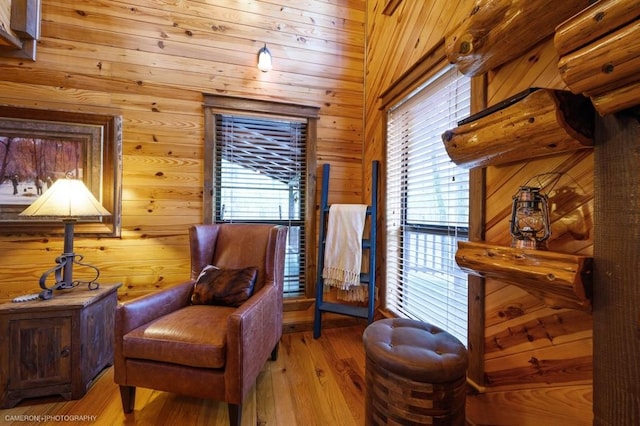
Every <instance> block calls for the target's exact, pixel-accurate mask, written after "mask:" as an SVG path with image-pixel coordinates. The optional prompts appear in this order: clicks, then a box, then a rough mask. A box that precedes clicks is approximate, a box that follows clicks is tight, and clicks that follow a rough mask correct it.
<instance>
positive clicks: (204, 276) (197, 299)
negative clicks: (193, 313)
mask: <svg viewBox="0 0 640 426" xmlns="http://www.w3.org/2000/svg"><path fill="white" fill-rule="evenodd" d="M257 275H258V268H256V267H248V268H241V269H220V268H218V267H216V266H213V265H208V266H205V267H204V268H203V269H202V272H200V275H199V276H198V279H197V280H196V283H195V284H194V286H193V293H192V295H191V303H192V304H194V305H221V306H234V307H238V306H240V305H242V304H243V303H244V302H246V301H247V299H249V297H251V295H252V294H253V288H254V286H255V283H256V277H257Z"/></svg>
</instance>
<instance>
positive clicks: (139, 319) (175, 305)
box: [115, 280, 194, 338]
mask: <svg viewBox="0 0 640 426" xmlns="http://www.w3.org/2000/svg"><path fill="white" fill-rule="evenodd" d="M193 283H194V281H193V280H190V281H187V282H184V283H182V284H178V285H176V286H173V287H169V288H167V289H166V290H162V291H159V292H157V293H151V294H147V295H145V296H142V297H139V298H137V299H134V300H130V301H128V302H124V303H121V304H120V305H118V307H117V308H116V317H115V335H116V338H119V337H122V336H123V335H125V334H127V333H128V332H130V331H131V330H133V329H134V328H137V327H140V326H141V325H143V324H146V323H148V322H149V321H152V320H154V319H156V318H159V317H161V316H164V315H166V314H168V313H169V312H173V311H175V310H177V309H180V308H182V307H184V306H186V305H187V304H188V303H189V297H190V295H191V291H192V289H193Z"/></svg>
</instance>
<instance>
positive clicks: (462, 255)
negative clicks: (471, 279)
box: [456, 242, 593, 312]
mask: <svg viewBox="0 0 640 426" xmlns="http://www.w3.org/2000/svg"><path fill="white" fill-rule="evenodd" d="M456 262H457V263H458V265H459V266H460V268H461V269H462V270H463V271H465V272H466V273H468V274H472V275H477V276H480V277H484V278H492V279H497V280H500V281H504V282H508V283H510V284H513V285H516V286H518V287H520V288H522V289H524V290H526V291H527V292H529V293H530V294H532V295H534V296H536V297H539V298H540V299H542V300H543V301H544V302H545V304H547V305H548V306H550V307H552V308H569V309H578V310H582V311H587V312H590V311H591V294H592V265H593V258H592V257H588V256H578V255H572V254H564V253H556V252H551V251H545V250H523V249H515V248H511V247H504V246H498V245H493V244H488V243H481V242H459V243H458V251H457V252H456Z"/></svg>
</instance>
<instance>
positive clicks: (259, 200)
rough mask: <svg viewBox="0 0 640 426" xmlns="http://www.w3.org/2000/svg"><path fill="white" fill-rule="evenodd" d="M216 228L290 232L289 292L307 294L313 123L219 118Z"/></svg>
mask: <svg viewBox="0 0 640 426" xmlns="http://www.w3.org/2000/svg"><path fill="white" fill-rule="evenodd" d="M214 120H215V142H214V151H215V158H214V163H215V173H214V191H213V193H214V196H213V203H214V206H213V213H214V216H215V217H214V222H216V223H223V222H227V223H231V222H252V223H273V224H281V225H286V226H288V227H289V232H288V244H287V253H286V258H285V282H284V292H285V294H287V295H298V294H301V293H303V292H304V270H305V266H304V265H305V250H304V241H305V238H304V233H305V227H304V224H305V211H304V206H305V192H306V191H305V185H306V182H305V176H306V175H307V173H306V161H305V160H306V140H307V122H306V120H298V119H288V118H287V119H284V118H283V119H280V118H278V119H274V118H262V117H254V116H242V115H235V114H226V113H217V114H215V115H214Z"/></svg>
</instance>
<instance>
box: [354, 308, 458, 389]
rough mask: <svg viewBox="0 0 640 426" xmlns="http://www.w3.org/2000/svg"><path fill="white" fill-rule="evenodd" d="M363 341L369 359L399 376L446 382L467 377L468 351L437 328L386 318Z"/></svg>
mask: <svg viewBox="0 0 640 426" xmlns="http://www.w3.org/2000/svg"><path fill="white" fill-rule="evenodd" d="M362 340H363V343H364V350H365V353H366V355H367V357H369V358H371V360H372V361H374V362H375V363H376V364H378V365H380V367H382V368H384V369H385V370H387V371H390V372H392V373H395V374H397V375H399V376H402V377H406V378H409V379H411V380H414V381H417V382H424V383H445V382H452V381H454V380H457V379H459V378H460V377H463V376H465V375H466V371H467V363H468V361H467V350H466V348H465V347H464V345H463V344H462V343H460V341H459V340H458V339H456V338H455V337H453V336H452V335H451V334H449V333H447V332H446V331H444V330H442V329H440V328H438V327H436V326H434V325H430V324H427V323H424V322H420V321H415V320H411V319H405V318H393V319H383V320H379V321H375V322H374V323H372V324H371V325H369V326H368V327H367V328H366V329H365V331H364V334H363V336H362Z"/></svg>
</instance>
